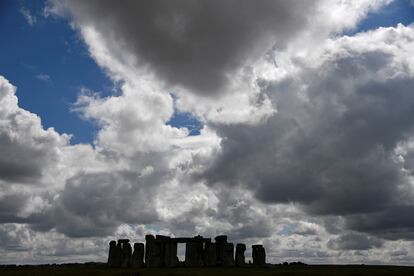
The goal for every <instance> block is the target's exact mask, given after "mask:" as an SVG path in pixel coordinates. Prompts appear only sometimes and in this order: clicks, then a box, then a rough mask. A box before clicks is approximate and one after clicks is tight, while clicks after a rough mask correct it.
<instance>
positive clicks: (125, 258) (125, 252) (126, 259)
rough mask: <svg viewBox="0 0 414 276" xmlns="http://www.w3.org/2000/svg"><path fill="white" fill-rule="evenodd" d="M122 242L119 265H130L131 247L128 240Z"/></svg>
mask: <svg viewBox="0 0 414 276" xmlns="http://www.w3.org/2000/svg"><path fill="white" fill-rule="evenodd" d="M119 242H120V241H118V243H119ZM121 244H122V253H121V267H130V266H131V255H132V248H131V245H130V244H129V240H126V241H125V240H123V241H122V242H121Z"/></svg>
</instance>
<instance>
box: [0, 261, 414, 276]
mask: <svg viewBox="0 0 414 276" xmlns="http://www.w3.org/2000/svg"><path fill="white" fill-rule="evenodd" d="M0 275H1V276H3V275H4V276H6V275H7V276H8V275H16V276H20V275H29V276H36V275H40V276H41V275H119V276H137V275H140V276H147V275H165V276H181V275H182V276H184V275H197V276H204V275H230V276H231V275H242V276H243V275H246V276H247V275H265V276H270V275H288V276H295V275H301V276H302V275H322V276H324V275H335V276H342V275H344V276H345V275H347V276H348V275H349V276H359V275H375V276H381V275H407V276H408V275H409V276H413V275H414V267H403V266H368V265H358V266H356V265H352V266H351V265H346V266H345V265H343V266H339V265H306V266H281V265H280V266H272V267H264V268H255V267H246V268H157V269H155V268H144V269H115V268H107V267H105V266H102V265H93V264H89V265H48V266H15V267H12V266H0Z"/></svg>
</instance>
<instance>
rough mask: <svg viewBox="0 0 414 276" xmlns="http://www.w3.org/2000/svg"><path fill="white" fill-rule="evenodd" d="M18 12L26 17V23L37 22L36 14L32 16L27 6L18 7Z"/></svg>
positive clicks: (32, 23) (31, 24)
mask: <svg viewBox="0 0 414 276" xmlns="http://www.w3.org/2000/svg"><path fill="white" fill-rule="evenodd" d="M20 13H21V14H22V15H23V17H24V19H26V21H27V24H29V25H30V26H33V25H34V24H36V22H37V18H36V16H34V15H33V14H32V13H31V12H30V10H29V9H28V8H25V7H22V8H21V9H20Z"/></svg>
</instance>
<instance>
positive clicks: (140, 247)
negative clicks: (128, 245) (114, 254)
mask: <svg viewBox="0 0 414 276" xmlns="http://www.w3.org/2000/svg"><path fill="white" fill-rule="evenodd" d="M131 266H132V267H143V266H144V244H143V243H134V253H132V257H131Z"/></svg>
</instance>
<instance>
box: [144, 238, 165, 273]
mask: <svg viewBox="0 0 414 276" xmlns="http://www.w3.org/2000/svg"><path fill="white" fill-rule="evenodd" d="M145 242H146V244H145V265H146V266H147V267H161V264H162V259H161V244H160V243H157V242H155V238H154V236H153V235H146V236H145Z"/></svg>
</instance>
